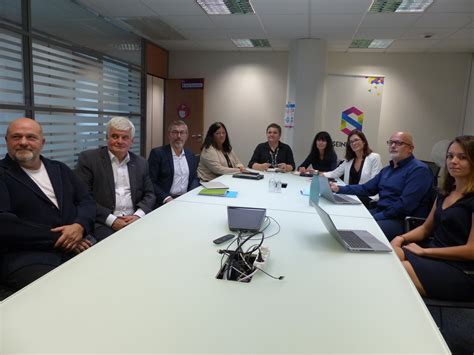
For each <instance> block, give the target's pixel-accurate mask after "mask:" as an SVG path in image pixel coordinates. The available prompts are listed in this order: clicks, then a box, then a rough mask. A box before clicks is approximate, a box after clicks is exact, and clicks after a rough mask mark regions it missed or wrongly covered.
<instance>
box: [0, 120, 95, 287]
mask: <svg viewBox="0 0 474 355" xmlns="http://www.w3.org/2000/svg"><path fill="white" fill-rule="evenodd" d="M5 140H6V143H7V150H8V154H7V155H6V156H5V158H4V159H3V160H1V161H0V238H1V243H2V244H1V247H0V250H1V252H0V268H1V269H0V270H1V279H2V280H1V281H2V283H3V284H4V285H6V286H9V287H11V288H12V289H13V290H17V289H20V288H22V287H23V286H25V285H27V284H29V283H30V282H32V281H34V280H35V279H37V278H38V277H40V276H42V275H44V274H46V273H47V272H49V271H50V270H52V269H54V268H55V267H57V266H58V265H60V264H61V263H63V262H64V261H66V260H68V259H69V258H70V257H72V256H73V255H74V253H79V252H81V251H83V250H85V249H87V248H89V247H90V246H91V245H92V243H91V240H93V238H89V236H88V233H89V232H90V231H91V230H92V228H93V222H94V217H95V203H94V200H93V199H92V196H91V195H90V193H89V192H88V191H87V188H86V186H85V185H84V184H83V183H82V182H81V181H80V180H79V179H78V178H77V177H76V176H75V175H74V173H73V172H72V171H71V169H69V168H68V167H67V166H66V165H65V164H63V163H61V162H58V161H54V160H50V159H46V158H45V157H43V156H41V155H40V154H41V150H42V149H43V146H44V143H45V139H44V137H43V132H42V129H41V126H40V125H39V124H38V123H37V122H36V121H34V120H32V119H30V118H19V119H16V120H14V121H13V122H11V123H10V125H9V126H8V128H7V132H6V135H5Z"/></svg>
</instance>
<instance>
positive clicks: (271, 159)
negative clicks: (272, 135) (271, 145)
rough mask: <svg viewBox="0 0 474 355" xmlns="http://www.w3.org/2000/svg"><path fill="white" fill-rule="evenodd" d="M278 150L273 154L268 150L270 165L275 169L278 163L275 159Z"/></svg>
mask: <svg viewBox="0 0 474 355" xmlns="http://www.w3.org/2000/svg"><path fill="white" fill-rule="evenodd" d="M279 150H280V147H278V148H277V149H276V150H275V152H272V150H271V149H270V164H271V165H272V167H274V168H276V167H277V166H278V163H277V157H278V151H279Z"/></svg>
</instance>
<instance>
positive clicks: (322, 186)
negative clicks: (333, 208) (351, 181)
mask: <svg viewBox="0 0 474 355" xmlns="http://www.w3.org/2000/svg"><path fill="white" fill-rule="evenodd" d="M318 178H319V193H320V194H321V196H322V197H324V198H325V199H326V200H329V201H331V202H332V203H335V204H338V205H360V204H361V202H360V201H358V200H356V199H355V198H352V197H349V196H347V195H337V194H335V193H334V192H332V190H331V186H329V179H328V178H327V177H325V176H322V175H320V176H319V177H318Z"/></svg>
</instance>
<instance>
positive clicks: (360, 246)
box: [314, 205, 392, 252]
mask: <svg viewBox="0 0 474 355" xmlns="http://www.w3.org/2000/svg"><path fill="white" fill-rule="evenodd" d="M314 208H316V212H317V213H318V215H319V217H321V221H323V224H324V225H325V226H326V229H327V230H328V232H329V234H331V235H332V236H333V237H334V238H335V239H336V240H337V241H338V242H339V243H341V244H342V246H343V247H344V248H346V249H347V250H349V251H375V252H391V251H392V248H390V247H388V246H387V245H385V244H384V243H382V242H381V241H380V240H378V239H377V238H375V237H374V236H373V235H372V234H370V233H369V232H367V231H364V230H343V229H336V226H335V225H334V222H333V221H332V219H331V216H330V215H329V214H328V213H327V212H326V211H325V210H323V209H322V208H321V207H320V206H319V205H315V206H314Z"/></svg>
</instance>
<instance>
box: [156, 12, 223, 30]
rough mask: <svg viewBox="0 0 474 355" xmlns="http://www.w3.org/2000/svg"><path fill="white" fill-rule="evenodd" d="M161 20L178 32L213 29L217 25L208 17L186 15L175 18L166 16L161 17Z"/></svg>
mask: <svg viewBox="0 0 474 355" xmlns="http://www.w3.org/2000/svg"><path fill="white" fill-rule="evenodd" d="M160 17H161V19H162V20H163V21H164V22H166V23H167V24H168V25H170V26H171V27H174V28H176V29H178V30H180V29H190V28H200V29H213V28H216V25H215V24H214V23H213V22H212V21H211V20H210V18H209V16H207V15H186V16H175V15H169V16H168V15H166V16H160Z"/></svg>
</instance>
